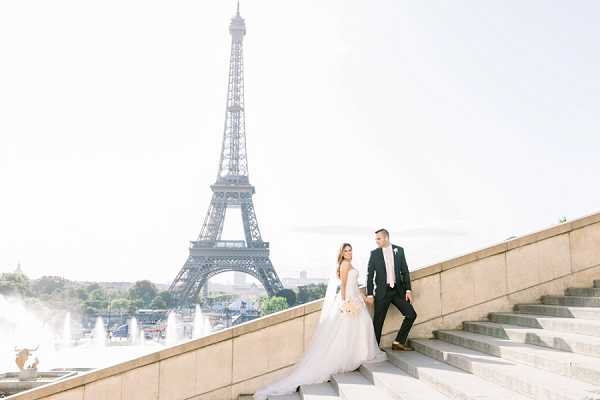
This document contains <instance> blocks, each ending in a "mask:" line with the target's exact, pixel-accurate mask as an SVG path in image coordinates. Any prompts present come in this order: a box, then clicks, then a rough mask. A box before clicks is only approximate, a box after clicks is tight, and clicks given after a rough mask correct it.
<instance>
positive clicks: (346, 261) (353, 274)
mask: <svg viewBox="0 0 600 400" xmlns="http://www.w3.org/2000/svg"><path fill="white" fill-rule="evenodd" d="M351 261H352V246H351V245H350V244H349V243H344V244H343V245H342V247H341V248H340V251H339V253H338V259H337V268H336V270H334V273H333V274H334V275H333V276H332V277H331V278H330V279H329V284H328V285H327V292H326V294H325V301H324V303H323V307H322V308H321V316H320V319H319V323H318V324H317V327H316V328H315V331H314V333H313V336H312V339H311V341H310V344H309V346H308V348H307V350H306V352H305V353H304V355H303V357H302V359H301V360H299V361H298V362H297V363H296V365H295V366H294V367H293V368H292V370H291V372H290V373H289V374H288V375H287V376H285V377H284V378H282V379H280V380H279V381H276V382H273V383H271V384H270V385H268V386H266V387H264V388H262V389H260V390H259V391H258V392H256V394H255V395H254V398H255V399H256V400H265V399H266V398H267V396H269V395H279V394H287V393H291V392H294V391H296V389H297V388H298V386H300V385H308V384H313V383H321V382H325V381H328V380H329V378H330V376H331V375H334V374H337V373H341V372H347V371H353V370H355V369H357V368H358V367H359V366H360V365H361V364H362V363H363V362H367V361H369V362H373V361H383V360H385V359H386V355H385V353H384V352H383V351H381V350H380V349H379V346H378V345H377V341H376V339H375V333H374V331H373V322H372V321H371V317H370V315H369V312H368V311H367V307H366V305H365V298H364V295H363V294H362V293H361V292H360V291H359V289H358V271H357V270H356V269H355V268H354V267H353V266H352V263H351ZM338 283H339V285H340V292H339V293H336V292H337V286H338Z"/></svg>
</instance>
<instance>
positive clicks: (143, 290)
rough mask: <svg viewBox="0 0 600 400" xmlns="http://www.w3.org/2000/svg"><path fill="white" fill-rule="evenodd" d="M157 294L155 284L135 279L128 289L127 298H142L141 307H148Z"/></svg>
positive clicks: (133, 299)
mask: <svg viewBox="0 0 600 400" xmlns="http://www.w3.org/2000/svg"><path fill="white" fill-rule="evenodd" d="M157 294H158V289H157V288H156V285H155V284H154V283H152V282H150V281H148V280H143V281H137V282H136V283H135V284H134V285H133V286H132V287H131V288H130V289H129V300H132V301H135V300H138V299H140V300H142V304H143V307H148V306H149V305H150V303H151V302H152V300H154V298H155V297H156V295H157Z"/></svg>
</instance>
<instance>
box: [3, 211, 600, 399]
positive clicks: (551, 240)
mask: <svg viewBox="0 0 600 400" xmlns="http://www.w3.org/2000/svg"><path fill="white" fill-rule="evenodd" d="M411 278H412V282H413V289H414V290H413V295H414V296H413V297H414V300H415V301H414V303H415V308H416V310H417V314H418V318H417V321H416V322H415V325H414V328H413V331H412V332H411V337H413V338H414V337H431V336H432V335H433V331H435V330H438V329H453V328H456V327H460V325H461V324H462V321H464V320H475V319H484V318H485V317H486V316H487V314H488V313H489V312H493V311H510V310H511V309H512V307H513V305H514V304H518V303H522V302H532V301H539V298H540V296H541V295H544V294H550V295H552V294H554V295H557V294H562V293H564V290H565V289H566V287H568V285H571V286H586V285H587V286H591V282H592V280H593V279H599V278H600V213H596V214H592V215H589V216H587V217H584V218H580V219H577V220H574V221H571V222H567V223H563V224H560V225H556V226H552V227H550V228H547V229H543V230H540V231H538V232H534V233H530V234H527V235H524V236H521V237H519V238H515V239H512V240H509V241H505V242H502V243H499V244H495V245H492V246H489V247H486V248H483V249H479V250H477V251H474V252H471V253H468V254H465V255H461V256H459V257H455V258H452V259H449V260H446V261H442V262H439V263H436V264H433V265H429V266H426V267H424V268H419V269H417V270H414V271H411ZM322 302H323V300H322V299H321V300H316V301H313V302H311V303H307V304H303V305H300V306H297V307H293V308H290V309H288V310H284V311H281V312H279V313H275V314H272V315H269V316H266V317H263V318H259V319H256V320H253V321H250V322H247V323H244V324H241V325H238V326H235V327H232V328H229V329H225V330H222V331H219V332H216V333H214V334H212V335H209V336H206V337H204V338H200V339H194V340H189V341H187V342H184V343H180V344H178V345H175V346H172V347H168V348H165V349H161V350H159V351H157V352H154V353H151V354H148V355H145V356H141V357H138V358H135V359H132V360H129V361H126V362H123V363H119V364H116V365H113V366H110V367H106V368H102V369H98V370H94V371H90V372H88V373H85V374H82V375H79V376H76V377H73V378H69V379H65V380H63V381H59V382H56V383H51V384H48V385H45V386H41V387H39V388H36V389H32V390H29V391H26V392H22V393H20V394H17V395H15V396H12V397H11V399H17V400H37V399H45V398H47V399H51V400H88V399H92V398H94V397H93V396H96V395H95V394H94V393H103V394H102V396H106V398H111V399H112V398H115V399H121V400H130V399H134V398H136V395H135V389H133V390H132V388H130V387H129V386H128V385H134V383H133V382H139V381H142V382H144V385H149V386H152V387H155V388H156V391H155V394H151V395H150V397H148V398H154V399H166V398H167V397H168V398H169V400H171V399H187V398H194V399H203V398H206V399H208V398H216V397H220V396H222V395H223V396H226V397H225V398H232V399H233V398H237V396H238V395H239V394H243V393H253V392H254V390H255V389H256V388H258V387H260V386H262V385H264V384H267V383H269V382H270V381H271V380H273V379H276V378H277V377H278V376H281V375H282V374H284V373H285V371H287V370H288V369H289V368H290V367H291V366H293V365H294V364H295V363H296V361H297V359H298V358H299V357H300V356H301V354H302V353H303V352H304V349H305V347H306V346H307V345H308V343H309V342H310V338H311V335H312V331H313V329H314V327H315V326H316V322H317V321H318V316H319V313H320V310H321V307H322ZM300 319H301V321H298V320H300ZM401 319H402V316H401V315H400V314H399V313H398V312H397V311H396V310H395V309H394V308H391V309H390V313H389V314H388V319H387V320H386V324H385V326H384V332H383V339H382V344H384V345H386V344H388V343H387V342H390V341H391V339H392V336H393V335H394V334H395V332H396V330H397V329H398V327H399V326H400V323H401ZM267 338H269V340H267ZM271 342H273V343H272V344H270V343H271ZM224 350H227V351H224ZM209 361H210V362H209ZM213 364H215V365H216V364H218V365H219V370H220V371H222V372H220V373H219V374H220V375H219V376H211V372H212V371H211V370H210V368H209V367H210V366H211V365H213ZM150 366H152V367H150ZM155 366H156V367H155ZM205 368H207V369H205ZM190 369H192V370H193V371H194V372H195V374H191V375H190V374H189V371H190ZM200 370H202V374H200V373H199V371H200ZM179 372H181V374H183V375H185V376H188V375H189V379H192V380H193V381H194V382H188V381H189V379H188V380H187V381H185V382H183V381H182V382H180V381H179V380H178V378H177V377H178V376H179ZM138 373H139V374H140V376H143V378H136V379H134V377H135V376H137V375H136V374H138ZM198 376H200V378H198ZM186 379H187V378H186ZM194 379H195V380H194ZM198 379H205V380H204V381H198ZM128 382H132V383H128ZM138 385H139V383H138ZM132 387H133V386H132ZM153 393H154V392H153ZM49 396H51V397H49ZM229 396H231V397H229ZM138 397H139V396H138ZM103 398H104V397H103Z"/></svg>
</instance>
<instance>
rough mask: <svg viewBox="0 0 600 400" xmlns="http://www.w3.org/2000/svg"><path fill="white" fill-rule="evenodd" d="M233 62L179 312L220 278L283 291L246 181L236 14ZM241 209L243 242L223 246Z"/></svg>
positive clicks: (178, 286) (175, 293)
mask: <svg viewBox="0 0 600 400" xmlns="http://www.w3.org/2000/svg"><path fill="white" fill-rule="evenodd" d="M229 33H230V34H231V39H232V41H231V56H230V61H229V79H228V84H227V106H226V108H225V128H224V132H223V143H222V150H221V158H220V161H219V171H218V174H217V179H216V182H215V184H213V185H211V189H212V191H213V195H212V200H211V202H210V206H209V208H208V212H207V213H206V217H205V218H204V224H203V225H202V230H201V231H200V235H199V236H198V239H197V240H195V241H191V242H190V248H189V250H190V253H189V256H188V259H187V261H186V262H185V264H184V266H183V268H182V269H181V270H180V271H179V273H178V274H177V276H176V277H175V279H174V280H173V283H171V286H170V288H169V292H170V293H171V295H172V297H173V299H174V301H175V303H176V304H177V306H186V305H189V304H192V303H194V302H195V300H196V298H197V296H198V293H199V292H200V289H201V288H202V287H203V286H204V285H206V283H207V281H208V280H209V279H210V278H211V277H213V276H215V275H218V274H220V273H222V272H227V271H240V272H244V273H247V274H249V275H252V276H253V277H255V278H256V279H258V280H259V281H260V282H261V283H262V285H263V286H264V288H265V290H266V291H267V293H268V295H269V296H273V295H275V294H276V293H277V292H278V291H279V290H281V289H283V285H282V284H281V281H280V280H279V277H278V276H277V273H276V272H275V269H274V268H273V264H272V263H271V259H270V258H269V242H265V241H263V240H262V237H261V234H260V229H259V227H258V220H257V218H256V213H255V211H254V204H253V202H252V196H253V195H254V193H255V189H254V186H252V185H251V184H250V181H249V176H248V157H247V152H246V127H245V116H244V61H243V38H244V35H245V34H246V24H245V22H244V19H243V18H242V17H241V16H240V8H239V3H238V6H237V14H236V15H235V16H234V17H233V18H232V19H231V23H230V25H229ZM232 207H238V208H241V214H242V222H243V225H244V236H245V240H221V234H222V232H223V224H224V222H225V214H226V211H227V209H228V208H232Z"/></svg>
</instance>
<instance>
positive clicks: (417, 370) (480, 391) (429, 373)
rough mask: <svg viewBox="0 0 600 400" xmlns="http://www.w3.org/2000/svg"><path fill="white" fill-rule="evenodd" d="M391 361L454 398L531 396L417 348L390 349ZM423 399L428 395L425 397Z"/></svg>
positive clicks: (495, 399) (519, 399) (518, 398)
mask: <svg viewBox="0 0 600 400" xmlns="http://www.w3.org/2000/svg"><path fill="white" fill-rule="evenodd" d="M386 353H387V355H388V361H389V362H390V363H392V364H393V365H395V366H396V367H398V368H400V369H401V370H403V371H404V372H406V373H408V374H409V375H411V376H413V377H415V378H417V379H419V380H420V381H422V382H425V383H427V384H429V385H430V386H431V387H433V388H434V389H435V390H437V391H439V392H440V393H442V394H444V395H446V396H447V397H449V398H451V399H461V400H506V399H510V400H527V399H529V398H528V397H525V396H522V395H520V394H518V393H515V392H512V391H510V390H507V389H505V388H503V387H501V386H498V385H495V384H493V383H491V382H488V381H486V380H484V379H481V378H480V377H478V376H475V375H472V374H470V373H468V372H465V371H463V370H461V369H459V368H456V367H453V366H451V365H448V364H446V363H445V362H442V361H438V360H435V359H433V358H431V357H427V356H425V355H423V354H421V353H418V352H416V351H393V350H386ZM423 399H426V398H425V397H423Z"/></svg>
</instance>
